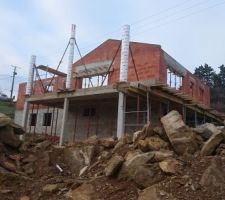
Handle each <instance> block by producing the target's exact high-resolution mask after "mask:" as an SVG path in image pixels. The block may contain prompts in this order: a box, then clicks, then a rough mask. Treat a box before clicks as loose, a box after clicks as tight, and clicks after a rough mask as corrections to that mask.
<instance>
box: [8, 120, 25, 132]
mask: <svg viewBox="0 0 225 200" xmlns="http://www.w3.org/2000/svg"><path fill="white" fill-rule="evenodd" d="M10 126H11V127H13V130H14V133H15V134H16V135H23V134H24V133H25V129H24V128H23V127H22V126H20V125H18V124H16V123H14V122H11V123H10Z"/></svg>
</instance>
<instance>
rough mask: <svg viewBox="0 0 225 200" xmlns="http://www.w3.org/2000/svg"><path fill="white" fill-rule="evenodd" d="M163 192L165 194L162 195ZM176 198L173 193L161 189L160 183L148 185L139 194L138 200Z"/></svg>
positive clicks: (173, 199) (168, 199)
mask: <svg viewBox="0 0 225 200" xmlns="http://www.w3.org/2000/svg"><path fill="white" fill-rule="evenodd" d="M161 194H163V195H161ZM163 199H167V200H176V198H174V197H173V196H172V195H171V194H168V193H167V192H165V191H163V190H160V189H159V187H158V185H157V184H155V185H152V186H151V187H148V188H146V189H144V190H143V191H141V192H140V194H139V196H138V200H163Z"/></svg>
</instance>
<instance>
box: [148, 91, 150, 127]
mask: <svg viewBox="0 0 225 200" xmlns="http://www.w3.org/2000/svg"><path fill="white" fill-rule="evenodd" d="M149 121H150V105H149V92H147V123H149Z"/></svg>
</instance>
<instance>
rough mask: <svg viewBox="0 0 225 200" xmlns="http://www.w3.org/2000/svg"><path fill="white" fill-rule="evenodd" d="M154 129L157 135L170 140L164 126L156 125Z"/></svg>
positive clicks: (167, 140)
mask: <svg viewBox="0 0 225 200" xmlns="http://www.w3.org/2000/svg"><path fill="white" fill-rule="evenodd" d="M153 131H154V133H155V135H158V136H159V137H160V138H161V139H163V140H164V141H166V142H169V139H168V137H167V135H166V133H165V131H164V130H163V127H161V126H156V127H154V128H153Z"/></svg>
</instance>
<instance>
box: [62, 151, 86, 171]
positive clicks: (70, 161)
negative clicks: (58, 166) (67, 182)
mask: <svg viewBox="0 0 225 200" xmlns="http://www.w3.org/2000/svg"><path fill="white" fill-rule="evenodd" d="M80 151H81V148H80V147H68V148H65V149H64V155H63V157H64V163H65V164H66V165H67V166H68V167H69V169H70V171H71V172H73V173H75V174H76V175H78V174H79V173H80V170H81V169H82V168H83V167H84V166H85V163H84V157H83V155H82V154H81V153H80Z"/></svg>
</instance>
